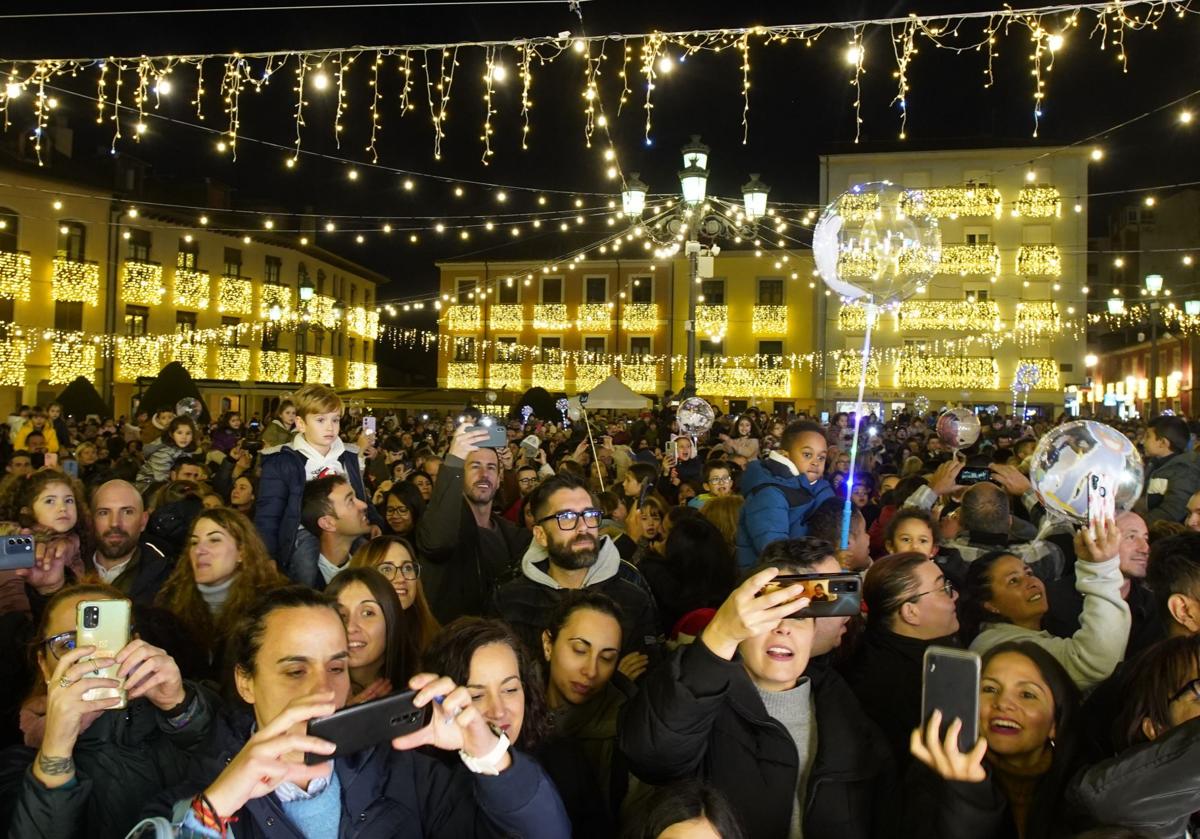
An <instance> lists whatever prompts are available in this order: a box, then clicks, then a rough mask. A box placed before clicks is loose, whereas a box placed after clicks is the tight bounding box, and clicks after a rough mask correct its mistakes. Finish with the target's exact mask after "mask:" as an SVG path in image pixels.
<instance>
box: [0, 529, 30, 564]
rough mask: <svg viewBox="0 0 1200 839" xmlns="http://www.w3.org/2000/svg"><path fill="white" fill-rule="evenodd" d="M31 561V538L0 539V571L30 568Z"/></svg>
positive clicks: (10, 537) (5, 537)
mask: <svg viewBox="0 0 1200 839" xmlns="http://www.w3.org/2000/svg"><path fill="white" fill-rule="evenodd" d="M33 560H34V549H33V537H32V536H4V537H3V538H0V571H15V570H16V569H18V568H32V567H33Z"/></svg>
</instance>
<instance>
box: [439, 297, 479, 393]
mask: <svg viewBox="0 0 1200 839" xmlns="http://www.w3.org/2000/svg"><path fill="white" fill-rule="evenodd" d="M475 308H478V307H475ZM479 383H480V379H479V365H478V364H475V363H474V362H471V363H463V362H451V363H450V364H447V365H446V387H447V388H448V389H450V390H474V389H475V388H477V387H479Z"/></svg>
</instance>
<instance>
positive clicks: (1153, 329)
mask: <svg viewBox="0 0 1200 839" xmlns="http://www.w3.org/2000/svg"><path fill="white" fill-rule="evenodd" d="M1161 305H1162V304H1161V303H1159V302H1158V301H1157V300H1151V301H1150V418H1151V419H1153V418H1154V417H1157V416H1158V309H1159V306H1161Z"/></svg>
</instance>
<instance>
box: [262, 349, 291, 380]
mask: <svg viewBox="0 0 1200 839" xmlns="http://www.w3.org/2000/svg"><path fill="white" fill-rule="evenodd" d="M258 380H259V381H260V382H272V383H275V384H283V383H286V382H290V381H293V379H292V354H291V353H289V352H285V351H283V350H262V351H261V352H260V353H259V354H258Z"/></svg>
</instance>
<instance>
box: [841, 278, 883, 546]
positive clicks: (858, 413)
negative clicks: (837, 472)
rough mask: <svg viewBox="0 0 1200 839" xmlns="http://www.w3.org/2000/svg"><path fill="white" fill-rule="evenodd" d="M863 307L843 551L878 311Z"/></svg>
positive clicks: (847, 540) (870, 305) (871, 306)
mask: <svg viewBox="0 0 1200 839" xmlns="http://www.w3.org/2000/svg"><path fill="white" fill-rule="evenodd" d="M864 308H865V312H866V316H867V330H866V334H865V335H864V336H863V351H862V366H861V367H860V368H859V371H858V402H857V403H856V405H855V408H856V410H855V412H854V440H853V441H852V442H851V443H850V474H849V475H847V476H846V505H845V507H844V508H843V509H842V538H841V539H840V540H839V541H840V545H841V549H842V550H843V551H844V550H846V549H847V548H849V547H850V514H851V513H852V512H853V510H854V502H853V501H852V500H851V499H852V498H853V497H854V474H855V470H856V468H857V466H858V428H859V426H860V425H861V424H862V415H863V394H864V392H865V391H866V387H867V363H868V362H869V361H870V359H871V327H873V326H874V325H875V319H876V318H877V317H878V316H879V311H878V309H876V308H875V303H874V302H873V301H871V300H868V301H867V305H866V306H865V307H864Z"/></svg>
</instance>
